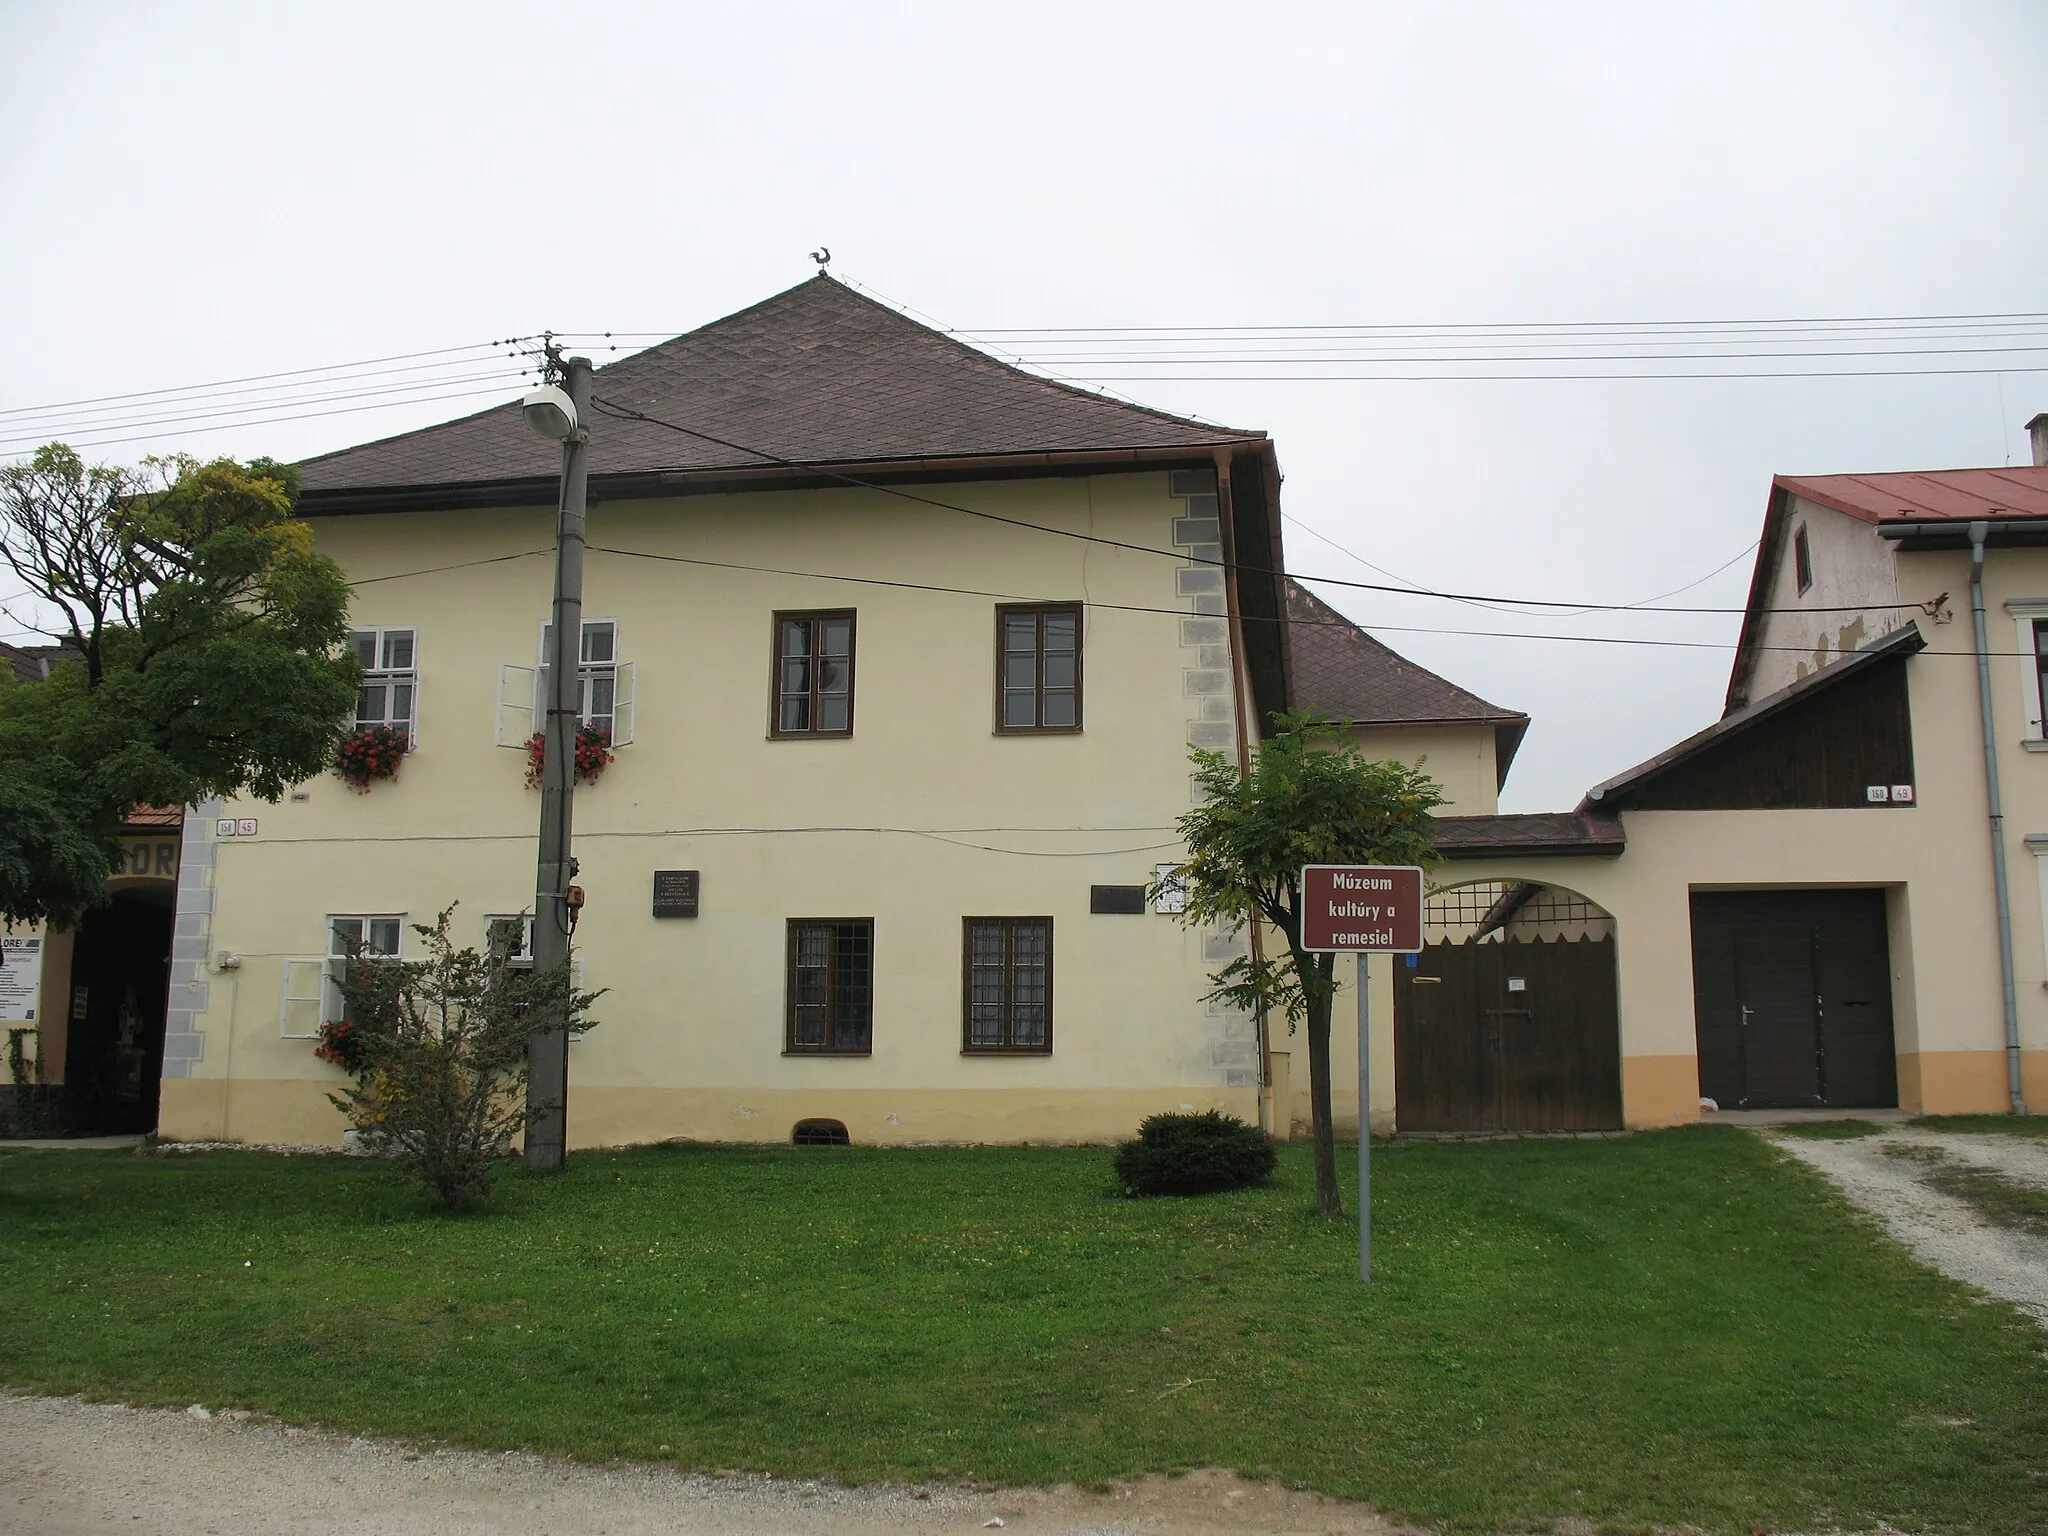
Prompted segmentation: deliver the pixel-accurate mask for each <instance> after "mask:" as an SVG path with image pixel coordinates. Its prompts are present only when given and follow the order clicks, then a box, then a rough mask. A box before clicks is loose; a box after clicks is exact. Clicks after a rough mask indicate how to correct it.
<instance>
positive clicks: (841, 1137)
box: [789, 1120, 853, 1147]
mask: <svg viewBox="0 0 2048 1536" xmlns="http://www.w3.org/2000/svg"><path fill="white" fill-rule="evenodd" d="M789 1139H790V1140H791V1141H792V1142H794V1143H795V1144H796V1145H797V1146H800V1147H850V1146H852V1145H853V1138H852V1137H851V1136H848V1135H847V1134H846V1127H845V1126H844V1125H843V1124H841V1123H840V1122H839V1121H837V1120H799V1121H797V1123H796V1129H795V1130H793V1131H791V1132H790V1133H789Z"/></svg>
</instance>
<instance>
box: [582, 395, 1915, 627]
mask: <svg viewBox="0 0 2048 1536" xmlns="http://www.w3.org/2000/svg"><path fill="white" fill-rule="evenodd" d="M592 404H594V405H596V406H597V407H598V408H599V409H600V410H602V411H604V412H605V413H606V414H607V415H609V416H612V417H614V418H617V419H619V420H625V421H643V422H646V423H647V424H648V425H650V426H656V427H666V428H667V429H668V430H670V431H672V432H680V433H682V434H684V435H685V436H686V437H694V438H699V439H701V440H702V441H704V442H708V443H715V444H717V445H718V446H719V447H721V448H730V449H732V450H733V451H734V452H735V453H746V454H752V455H753V456H754V457H755V458H758V459H761V460H763V461H765V462H767V463H770V464H776V465H780V466H781V467H783V468H785V469H800V470H804V471H807V472H809V473H814V474H820V475H824V476H826V477H827V478H829V479H832V480H837V481H840V482H842V483H843V484H846V485H851V486H858V487H860V488H861V489H863V490H870V491H880V492H882V493H883V494H884V495H889V496H898V497H901V498H902V499H904V500H906V501H914V502H918V503H920V504H921V505H923V506H928V507H938V508H940V509H942V510H944V511H948V512H961V513H965V514H966V515H967V516H969V517H978V518H982V519H985V520H987V521H989V522H993V523H1003V524H1006V525H1008V526H1010V527H1013V528H1026V529H1029V530H1031V531H1033V532H1035V533H1050V534H1054V535H1057V536H1058V537H1060V538H1066V539H1075V540H1078V541H1080V542H1081V543H1084V544H1101V545H1105V546H1107V547H1108V548H1111V549H1122V550H1127V551H1130V552H1131V553H1133V554H1141V555H1160V556H1164V557H1165V558H1167V559H1169V560H1174V561H1178V562H1184V563H1187V564H1193V565H1206V566H1212V567H1215V568H1216V569H1219V570H1223V569H1235V570H1236V571H1237V572H1238V573H1239V574H1240V575H1246V576H1269V577H1277V578H1284V579H1286V580H1290V581H1301V582H1309V583H1312V584H1314V585H1316V586H1329V587H1347V588H1351V589H1354V590H1357V591H1361V592H1385V593H1392V594H1395V595H1398V596H1403V597H1428V598H1436V599H1440V600H1443V601H1448V602H1461V603H1479V604H1487V603H1499V604H1503V605H1507V606H1511V607H1514V608H1569V609H1577V610H1578V611H1580V612H1582V613H1615V612H1621V611H1624V610H1626V611H1628V612H1632V613H1683V614H1741V613H1746V612H1748V611H1749V610H1747V609H1745V608H1726V607H1721V608H1697V607H1678V608H1655V607H1649V606H1647V605H1644V604H1631V603H1575V602H1566V601H1562V600H1559V599H1547V598H1531V597H1500V596H1493V595H1490V594H1486V593H1477V592H1440V591H1434V590H1430V589H1420V588H1413V587H1395V586H1388V585H1385V584H1384V583H1380V582H1371V581H1347V580H1344V579H1343V578H1341V577H1336V576H1298V575H1295V574H1294V573H1292V572H1289V571H1274V570H1268V569H1266V568H1264V567H1261V566H1251V565H1244V564H1242V563H1239V564H1237V565H1235V566H1232V565H1231V562H1229V561H1225V560H1210V559H1206V558H1204V557H1201V556H1195V555H1189V554H1187V553H1185V552H1183V551H1181V550H1178V549H1166V548H1162V547H1160V546H1158V545H1153V544H1133V543H1130V542H1129V541H1127V540H1124V539H1111V538H1104V537H1103V536H1102V535H1100V534H1092V533H1079V532H1076V531H1074V530H1072V529H1068V528H1054V527H1050V526H1048V525H1047V524H1044V523H1034V522H1031V521H1029V520H1028V519H1025V518H1019V517H1006V516H1004V515H1003V514H1002V513H1000V512H988V511H984V510H982V509H981V508H978V507H963V506H961V505H960V504H959V503H957V502H951V501H941V500H939V499H938V498H937V497H935V496H921V495H919V494H918V493H917V492H915V491H907V490H904V489H903V488H902V487H901V486H894V485H884V484H881V483H879V482H877V481H872V480H863V479H861V478H859V477H858V476H856V475H848V474H843V473H841V472H840V471H838V470H835V469H832V468H830V467H828V466H826V465H822V464H811V463H807V462H805V461H804V460H802V459H787V458H784V457H782V456H781V455H780V454H774V453H770V452H768V451H767V450H766V449H764V448H750V447H748V446H747V445H746V444H745V443H736V442H733V441H732V440H730V439H729V438H723V437H719V436H716V435H715V434H713V433H710V432H705V431H702V430H700V429H698V428H695V427H685V426H680V425H678V424H677V423H675V422H672V421H663V420H662V419H661V418H660V417H658V416H650V415H648V414H647V413H646V412H645V411H636V410H634V409H632V408H631V407H630V406H624V405H620V404H619V403H618V402H616V401H613V400H607V399H605V398H604V397H602V396H597V397H595V398H594V399H593V401H592ZM1731 563H1732V562H1731ZM1922 606H1924V605H1922V604H1919V603H1880V604H1875V605H1865V606H1860V607H1843V608H1793V609H1785V610H1776V611H1783V612H1791V613H1809V614H1817V613H1868V612H1870V611H1872V608H1873V607H1888V608H1898V609H1904V608H1920V607H1922ZM1764 611H1773V610H1764ZM1560 616H1561V617H1568V616H1569V615H1560Z"/></svg>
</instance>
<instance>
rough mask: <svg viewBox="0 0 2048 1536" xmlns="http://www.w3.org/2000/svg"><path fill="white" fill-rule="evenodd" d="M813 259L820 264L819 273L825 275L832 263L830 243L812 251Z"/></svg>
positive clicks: (821, 275)
mask: <svg viewBox="0 0 2048 1536" xmlns="http://www.w3.org/2000/svg"><path fill="white" fill-rule="evenodd" d="M811 260H813V261H815V262H816V263H817V264H818V275H819V276H820V277H823V276H824V275H825V273H826V271H827V269H828V268H830V267H831V265H832V247H831V246H829V245H821V246H819V247H818V248H817V249H816V250H815V251H813V252H811Z"/></svg>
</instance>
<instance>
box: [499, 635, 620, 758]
mask: <svg viewBox="0 0 2048 1536" xmlns="http://www.w3.org/2000/svg"><path fill="white" fill-rule="evenodd" d="M553 639H554V625H552V624H549V623H545V622H544V623H542V625H541V627H540V659H539V662H538V664H537V665H535V666H531V667H526V666H520V665H518V664H516V663H514V662H506V663H505V664H504V665H502V666H501V667H499V668H498V728H497V741H498V745H499V746H501V747H521V748H523V747H525V746H526V745H527V743H528V742H529V741H530V740H531V739H532V738H533V737H534V736H535V735H537V734H539V733H540V732H542V731H544V730H545V729H546V728H547V721H548V663H549V660H550V657H549V654H548V653H549V649H550V646H551V645H552V643H553ZM633 674H634V667H633V663H632V662H630V661H621V660H620V659H619V621H618V620H617V619H585V620H584V621H583V635H582V642H581V644H580V646H579V647H578V656H577V665H576V713H577V716H578V718H579V720H580V721H581V723H582V724H584V725H586V726H590V727H594V728H595V729H597V730H600V731H603V732H604V733H605V736H606V738H607V739H608V740H609V741H610V742H611V744H612V745H613V746H615V747H623V746H625V745H626V744H627V743H628V742H630V741H632V739H633V719H634V713H635V711H634V688H633V683H634V676H633Z"/></svg>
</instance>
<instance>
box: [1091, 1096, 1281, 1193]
mask: <svg viewBox="0 0 2048 1536" xmlns="http://www.w3.org/2000/svg"><path fill="white" fill-rule="evenodd" d="M1278 1160H1279V1157H1278V1154H1277V1153H1275V1152H1274V1150H1273V1144H1272V1143H1271V1142H1270V1141H1268V1140H1267V1139H1266V1135H1265V1132H1263V1131H1261V1130H1259V1129H1258V1128H1257V1127H1256V1126H1251V1125H1246V1124H1245V1123H1244V1122H1243V1121H1242V1120H1240V1119H1238V1118H1237V1117H1236V1116H1235V1115H1226V1114H1223V1113H1222V1112H1220V1111H1218V1110H1213V1109H1211V1110H1205V1111H1203V1112H1202V1113H1201V1114H1199V1115H1188V1114H1178V1115H1153V1116H1151V1117H1150V1118H1149V1119H1147V1120H1145V1121H1144V1122H1143V1123H1142V1124H1140V1125H1139V1127H1138V1139H1137V1140H1136V1141H1127V1142H1125V1143H1124V1144H1123V1145H1122V1146H1120V1147H1118V1148H1117V1149H1116V1178H1117V1183H1118V1184H1120V1185H1121V1186H1122V1187H1123V1189H1124V1190H1125V1192H1126V1193H1128V1194H1133V1195H1208V1194H1214V1193H1216V1192H1217V1191H1219V1190H1225V1189H1243V1188H1245V1187H1247V1186H1248V1185H1252V1184H1263V1183H1265V1182H1266V1181H1267V1180H1268V1179H1270V1178H1271V1177H1272V1176H1273V1165H1274V1164H1275V1163H1276V1162H1277V1161H1278Z"/></svg>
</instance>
